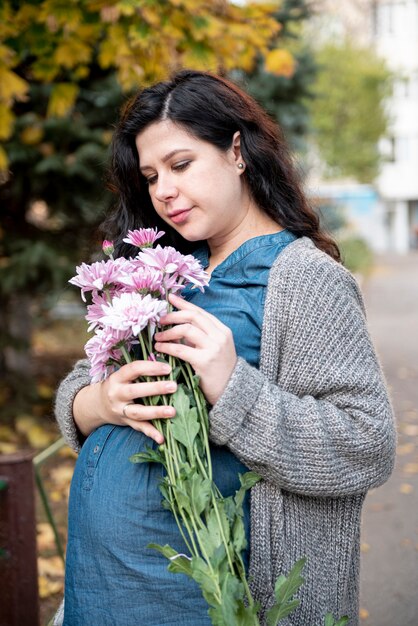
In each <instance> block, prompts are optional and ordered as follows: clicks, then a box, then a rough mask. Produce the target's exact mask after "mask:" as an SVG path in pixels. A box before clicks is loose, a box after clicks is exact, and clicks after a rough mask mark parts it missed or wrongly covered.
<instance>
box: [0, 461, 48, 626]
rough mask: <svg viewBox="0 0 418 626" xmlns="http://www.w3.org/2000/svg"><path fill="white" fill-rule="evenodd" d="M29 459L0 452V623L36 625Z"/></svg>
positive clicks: (23, 625) (34, 553)
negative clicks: (0, 453)
mask: <svg viewBox="0 0 418 626" xmlns="http://www.w3.org/2000/svg"><path fill="white" fill-rule="evenodd" d="M32 459H33V453H32V452H26V451H20V452H16V453H15V454H10V455H4V456H1V455H0V598H1V599H0V626H39V600H38V570H37V560H36V516H35V486H34V485H35V482H34V470H33V463H32Z"/></svg>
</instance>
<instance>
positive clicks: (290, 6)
mask: <svg viewBox="0 0 418 626" xmlns="http://www.w3.org/2000/svg"><path fill="white" fill-rule="evenodd" d="M310 15H311V5H310V3H309V2H308V1H307V0H284V2H282V3H280V9H279V10H278V11H277V12H276V14H275V16H276V19H277V21H278V23H279V24H281V30H280V39H278V40H276V42H275V43H273V44H272V46H271V47H273V46H274V45H276V46H277V45H279V41H280V44H281V45H284V47H285V49H286V50H288V51H290V52H291V54H292V56H293V59H294V66H293V71H289V73H288V74H287V75H286V74H284V73H279V74H276V73H273V72H270V71H268V70H267V68H266V64H265V61H264V59H262V58H260V59H259V61H258V63H257V65H256V67H255V68H254V70H253V71H252V72H247V75H246V76H245V77H243V82H244V83H245V87H246V88H247V89H248V91H249V92H250V93H251V94H252V95H253V96H254V97H255V98H256V99H257V100H258V101H259V102H260V103H261V104H262V105H263V106H264V107H265V108H266V109H267V111H268V112H269V113H270V114H271V115H272V116H273V117H274V118H275V119H276V120H277V121H278V122H279V124H280V126H281V127H282V128H283V130H284V133H285V135H286V138H287V139H288V141H289V142H290V144H291V145H292V147H293V148H294V149H297V150H303V149H304V147H305V136H306V133H307V131H308V128H309V109H308V105H307V101H308V100H309V98H311V97H312V95H311V92H312V87H313V84H314V81H315V77H316V72H317V63H316V60H315V55H314V53H313V51H312V49H311V48H310V47H309V46H308V45H307V44H306V43H305V42H304V38H303V31H302V26H303V24H304V23H305V21H306V20H307V19H309V17H310Z"/></svg>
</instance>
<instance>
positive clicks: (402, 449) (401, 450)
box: [396, 443, 415, 456]
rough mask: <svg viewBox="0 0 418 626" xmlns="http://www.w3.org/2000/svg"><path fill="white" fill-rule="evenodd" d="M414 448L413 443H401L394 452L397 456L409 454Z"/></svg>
mask: <svg viewBox="0 0 418 626" xmlns="http://www.w3.org/2000/svg"><path fill="white" fill-rule="evenodd" d="M414 450H415V444H414V443H402V444H400V445H399V446H398V447H397V449H396V454H397V455H398V456H406V455H407V454H411V453H412V452H414Z"/></svg>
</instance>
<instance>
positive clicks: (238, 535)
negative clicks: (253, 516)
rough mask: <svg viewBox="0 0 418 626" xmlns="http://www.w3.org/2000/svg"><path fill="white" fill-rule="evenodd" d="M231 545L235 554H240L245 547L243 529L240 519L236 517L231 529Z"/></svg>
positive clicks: (245, 540) (245, 541)
mask: <svg viewBox="0 0 418 626" xmlns="http://www.w3.org/2000/svg"><path fill="white" fill-rule="evenodd" d="M232 543H233V546H234V550H235V552H236V553H237V554H239V555H240V554H241V552H242V551H243V550H245V548H246V547H247V539H246V537H245V527H244V522H243V519H242V517H239V516H237V517H236V519H235V521H234V525H233V527H232Z"/></svg>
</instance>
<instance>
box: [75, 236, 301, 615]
mask: <svg viewBox="0 0 418 626" xmlns="http://www.w3.org/2000/svg"><path fill="white" fill-rule="evenodd" d="M294 239H295V236H294V235H293V234H291V233H290V232H288V231H286V230H284V231H281V232H279V233H275V234H272V235H263V236H261V237H255V238H253V239H250V240H249V241H246V242H245V243H244V244H242V245H241V246H240V247H239V248H238V249H237V250H235V251H234V252H233V253H232V254H231V255H230V256H229V257H228V258H227V259H225V260H224V261H223V262H222V263H221V264H220V265H218V266H217V267H216V269H215V270H214V271H213V273H212V276H211V280H210V284H209V286H208V287H207V288H206V289H205V292H204V293H201V292H200V291H198V290H196V289H191V288H189V287H188V288H186V289H185V291H184V296H185V297H186V298H187V299H188V300H189V301H190V302H193V303H194V304H196V305H198V306H200V307H202V308H204V309H205V310H207V311H209V312H210V313H213V314H214V315H216V317H217V318H218V319H220V320H221V321H222V322H223V323H224V324H226V325H227V326H229V328H231V330H232V332H233V336H234V341H235V346H236V351H237V354H238V355H240V356H242V357H243V358H245V359H246V360H247V361H248V362H249V363H250V364H251V365H254V366H256V367H257V366H258V362H259V351H260V339H261V325H262V317H263V308H264V298H265V293H266V286H267V280H268V274H269V270H270V267H271V265H272V264H273V262H274V260H275V258H276V257H277V255H278V254H279V253H280V251H281V250H282V249H283V248H284V247H285V246H286V245H287V244H288V243H290V242H291V241H293V240H294ZM195 256H196V257H197V258H199V259H200V261H201V262H202V264H203V266H204V267H207V265H208V250H207V248H206V247H204V248H200V249H199V250H197V251H196V253H195ZM150 445H151V446H152V445H154V446H155V445H156V444H154V442H152V441H151V440H150V439H149V438H147V437H146V436H145V435H143V434H142V433H139V432H137V431H135V430H132V429H131V428H129V427H122V426H113V425H105V426H101V427H100V428H98V429H97V430H95V431H94V432H92V433H91V435H90V436H89V437H88V438H87V440H86V442H85V443H84V445H83V447H82V450H81V452H80V455H79V457H78V460H77V463H76V467H75V471H74V477H73V481H72V484H71V492H70V501H69V523H68V543H67V563H66V573H65V613H64V625H65V626H87V625H90V624H100V626H134V625H135V626H137V625H141V626H142V625H143V624H144V625H146V626H163V625H164V626H168V625H170V626H210V623H211V622H210V620H209V617H208V615H207V610H208V606H207V604H206V602H205V600H204V599H203V598H202V596H201V592H200V589H199V587H198V585H197V584H196V583H195V582H194V581H193V580H190V579H189V578H188V577H187V576H185V575H183V574H172V573H170V572H168V571H167V560H166V559H165V557H163V556H162V555H160V554H159V553H158V552H156V551H155V550H153V549H149V548H147V545H148V544H149V543H159V544H161V545H164V544H166V543H168V544H169V545H171V546H172V547H173V548H175V549H177V550H178V551H179V552H183V553H187V549H186V546H185V545H184V543H183V540H182V538H181V536H180V533H179V531H178V528H177V525H176V523H175V520H174V517H173V515H172V513H170V512H169V511H167V510H166V509H164V508H163V507H162V504H161V500H162V496H161V494H160V491H159V488H158V485H159V481H160V479H161V477H162V475H163V471H164V470H163V468H162V466H160V465H158V464H155V463H150V464H146V463H140V464H133V463H131V462H130V461H129V457H130V456H131V455H132V454H134V453H136V452H139V451H141V450H144V449H145V447H146V446H150ZM211 452H212V463H213V476H214V480H215V482H216V484H217V485H218V487H219V489H220V491H221V493H222V494H223V495H224V496H225V497H227V496H229V495H234V494H235V491H236V490H237V489H239V486H240V484H239V479H238V474H239V473H241V474H242V473H244V472H245V471H246V470H247V468H246V467H245V466H244V465H243V464H242V463H241V462H240V461H239V460H238V459H237V458H236V457H235V456H234V455H233V454H232V453H231V452H230V451H229V450H228V449H227V448H223V447H216V446H212V448H211ZM249 498H250V495H249V494H247V497H246V500H245V503H244V513H245V520H244V521H245V528H246V534H247V539H248V545H249V540H250V524H249V517H250V499H249ZM248 558H249V549H247V551H246V553H245V555H244V560H245V563H246V566H247V565H248Z"/></svg>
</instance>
